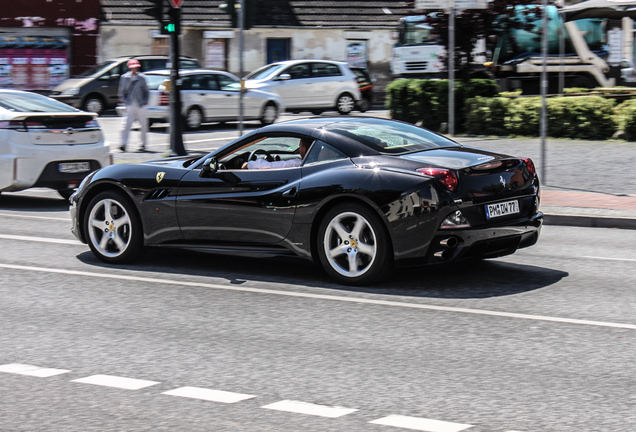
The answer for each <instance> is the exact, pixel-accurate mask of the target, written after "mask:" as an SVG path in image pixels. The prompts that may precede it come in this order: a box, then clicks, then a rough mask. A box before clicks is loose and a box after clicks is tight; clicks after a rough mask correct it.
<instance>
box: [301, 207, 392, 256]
mask: <svg viewBox="0 0 636 432" xmlns="http://www.w3.org/2000/svg"><path fill="white" fill-rule="evenodd" d="M352 203H356V204H362V205H363V206H365V207H367V208H368V209H370V210H371V211H373V213H374V214H376V215H377V216H378V217H379V218H380V221H381V222H382V227H383V229H384V231H385V234H386V235H387V236H388V237H389V239H391V241H390V242H389V244H390V247H391V254H393V251H394V244H393V235H392V232H391V228H390V226H389V224H388V221H387V220H386V217H385V215H384V213H383V212H382V210H381V209H380V208H379V207H378V206H377V205H376V204H375V203H374V202H373V201H371V200H369V199H368V198H366V197H363V196H359V195H340V196H337V197H332V198H331V199H329V200H327V201H325V202H323V203H322V205H320V206H319V208H318V209H317V211H316V212H315V214H314V216H313V219H312V221H311V232H310V244H311V259H312V261H313V262H314V263H319V262H320V260H319V259H318V243H319V242H318V230H319V228H320V222H321V221H322V219H323V218H324V217H325V215H326V214H327V213H328V212H329V210H331V209H332V208H334V207H336V206H338V205H340V204H352Z"/></svg>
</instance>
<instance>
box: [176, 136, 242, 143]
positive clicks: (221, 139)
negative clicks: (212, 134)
mask: <svg viewBox="0 0 636 432" xmlns="http://www.w3.org/2000/svg"><path fill="white" fill-rule="evenodd" d="M237 138H238V135H237V136H235V137H226V138H210V139H202V140H193V141H184V142H183V143H184V144H194V143H202V142H208V141H223V140H230V141H232V140H234V139H237Z"/></svg>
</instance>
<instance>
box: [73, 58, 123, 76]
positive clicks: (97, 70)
mask: <svg viewBox="0 0 636 432" xmlns="http://www.w3.org/2000/svg"><path fill="white" fill-rule="evenodd" d="M115 64H117V62H114V61H106V62H103V63H100V64H98V65H95V66H93V67H92V68H90V69H88V70H85V71H84V72H82V73H81V74H79V75H77V76H78V77H80V78H96V77H98V76H100V75H101V74H102V73H104V72H105V71H106V70H108V69H109V68H110V67H111V66H114V65H115Z"/></svg>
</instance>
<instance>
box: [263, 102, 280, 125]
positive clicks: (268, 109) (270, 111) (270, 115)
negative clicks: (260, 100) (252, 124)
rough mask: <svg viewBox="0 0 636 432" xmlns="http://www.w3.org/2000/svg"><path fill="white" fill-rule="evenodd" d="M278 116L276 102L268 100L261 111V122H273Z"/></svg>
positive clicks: (266, 123)
mask: <svg viewBox="0 0 636 432" xmlns="http://www.w3.org/2000/svg"><path fill="white" fill-rule="evenodd" d="M277 118H278V107H277V106H276V104H274V103H272V102H269V103H268V104H267V105H265V106H264V107H263V112H262V113H261V124H262V125H263V126H267V125H271V124H273V123H274V122H275V121H276V119H277Z"/></svg>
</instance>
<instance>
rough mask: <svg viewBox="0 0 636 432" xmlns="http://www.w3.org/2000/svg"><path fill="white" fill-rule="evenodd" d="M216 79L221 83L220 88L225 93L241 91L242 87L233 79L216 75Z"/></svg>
mask: <svg viewBox="0 0 636 432" xmlns="http://www.w3.org/2000/svg"><path fill="white" fill-rule="evenodd" d="M216 79H217V81H218V82H219V88H220V89H221V90H223V91H239V90H240V89H241V86H240V84H239V83H237V82H236V81H234V80H233V79H232V78H230V77H228V76H225V75H221V74H219V75H216Z"/></svg>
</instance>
